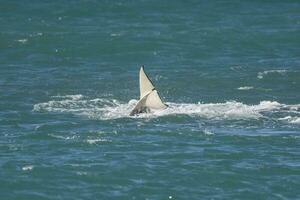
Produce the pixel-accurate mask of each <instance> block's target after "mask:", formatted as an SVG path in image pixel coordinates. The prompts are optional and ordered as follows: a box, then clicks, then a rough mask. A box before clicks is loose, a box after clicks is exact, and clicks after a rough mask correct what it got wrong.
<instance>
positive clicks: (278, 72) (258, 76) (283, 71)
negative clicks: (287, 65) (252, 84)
mask: <svg viewBox="0 0 300 200" xmlns="http://www.w3.org/2000/svg"><path fill="white" fill-rule="evenodd" d="M286 72H287V70H283V69H279V70H266V71H263V72H258V74H257V78H258V79H263V78H264V77H265V76H266V75H268V74H272V73H273V74H274V73H277V74H280V75H284V74H285V73H286Z"/></svg>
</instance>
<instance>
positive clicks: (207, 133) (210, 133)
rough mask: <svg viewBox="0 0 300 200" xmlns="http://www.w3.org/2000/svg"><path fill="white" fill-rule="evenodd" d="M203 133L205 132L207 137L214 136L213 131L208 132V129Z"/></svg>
mask: <svg viewBox="0 0 300 200" xmlns="http://www.w3.org/2000/svg"><path fill="white" fill-rule="evenodd" d="M203 132H204V134H205V135H214V133H213V132H212V131H210V130H208V129H204V131H203Z"/></svg>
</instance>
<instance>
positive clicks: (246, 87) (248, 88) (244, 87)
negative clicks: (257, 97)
mask: <svg viewBox="0 0 300 200" xmlns="http://www.w3.org/2000/svg"><path fill="white" fill-rule="evenodd" d="M253 88H254V87H252V86H243V87H239V88H237V90H252V89H253Z"/></svg>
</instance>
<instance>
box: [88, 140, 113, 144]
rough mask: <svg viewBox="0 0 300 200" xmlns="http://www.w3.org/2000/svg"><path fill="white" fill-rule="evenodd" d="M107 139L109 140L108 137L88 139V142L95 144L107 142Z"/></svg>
mask: <svg viewBox="0 0 300 200" xmlns="http://www.w3.org/2000/svg"><path fill="white" fill-rule="evenodd" d="M107 141H108V140H106V139H88V140H86V142H87V143H89V144H95V143H98V142H107Z"/></svg>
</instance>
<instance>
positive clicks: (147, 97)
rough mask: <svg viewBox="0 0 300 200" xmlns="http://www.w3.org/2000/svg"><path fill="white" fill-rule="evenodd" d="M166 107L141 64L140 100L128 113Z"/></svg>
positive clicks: (132, 113) (133, 113)
mask: <svg viewBox="0 0 300 200" xmlns="http://www.w3.org/2000/svg"><path fill="white" fill-rule="evenodd" d="M167 107H168V106H167V105H166V104H164V103H163V102H162V100H161V98H160V96H159V94H158V92H157V90H156V89H155V87H154V85H153V84H152V82H151V80H150V79H149V78H148V76H147V75H146V73H145V71H144V67H143V66H142V67H141V69H140V100H139V101H138V103H137V104H136V106H135V108H134V109H133V110H132V111H131V113H130V115H135V114H139V113H142V112H149V111H150V110H152V109H154V110H162V109H165V108H167Z"/></svg>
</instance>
